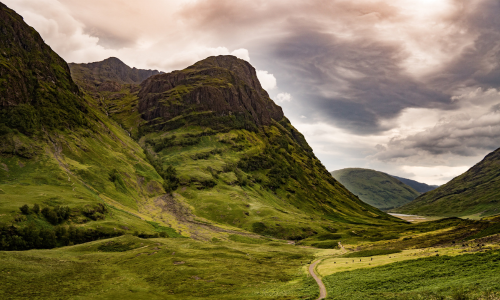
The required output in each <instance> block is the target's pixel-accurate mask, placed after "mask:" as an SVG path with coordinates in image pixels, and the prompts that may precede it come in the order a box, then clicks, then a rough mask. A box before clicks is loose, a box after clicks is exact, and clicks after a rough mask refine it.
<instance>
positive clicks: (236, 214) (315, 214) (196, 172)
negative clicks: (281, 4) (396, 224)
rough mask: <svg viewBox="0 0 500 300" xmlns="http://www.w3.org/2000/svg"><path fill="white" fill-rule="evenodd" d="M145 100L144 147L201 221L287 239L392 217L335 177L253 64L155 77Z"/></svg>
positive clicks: (216, 60) (200, 66)
mask: <svg viewBox="0 0 500 300" xmlns="http://www.w3.org/2000/svg"><path fill="white" fill-rule="evenodd" d="M138 97H139V112H140V113H141V114H142V117H143V118H144V119H145V120H146V121H147V124H144V125H142V126H141V127H140V128H139V132H140V134H141V138H140V143H141V145H143V147H145V148H146V149H147V151H148V154H149V155H150V157H151V158H150V161H153V164H154V165H156V167H157V170H164V171H163V172H164V173H163V175H164V177H165V179H166V181H167V185H168V186H167V187H165V188H166V189H167V190H174V191H175V192H174V193H173V197H174V199H183V200H185V201H187V203H189V205H190V206H191V207H192V211H193V213H194V214H195V215H197V216H202V217H204V218H206V219H210V220H214V221H216V222H218V223H223V224H227V225H231V226H237V227H240V228H243V229H246V230H250V231H253V232H256V233H260V234H267V235H273V236H277V237H281V238H287V239H300V238H304V237H307V236H311V235H314V234H315V233H318V232H322V231H323V232H324V231H325V229H324V228H327V227H328V226H330V227H331V226H334V225H332V223H331V221H336V222H340V223H336V224H335V226H342V223H365V224H368V223H379V224H382V223H384V222H390V221H392V220H393V219H391V218H390V217H388V216H387V215H385V214H384V213H382V212H381V211H379V210H378V209H375V208H373V207H371V206H369V205H366V204H365V203H363V202H362V201H360V200H359V199H358V198H357V197H355V196H354V195H353V194H351V193H350V192H349V191H348V190H347V189H345V188H344V187H343V186H342V185H341V184H339V183H338V182H337V181H336V180H335V179H333V178H332V177H331V175H330V174H329V173H328V171H327V170H326V169H325V167H324V166H323V165H322V164H321V163H320V161H319V160H318V159H317V158H316V157H315V156H314V154H313V152H312V150H311V148H310V147H309V146H308V144H307V142H306V141H305V139H304V137H303V136H302V134H300V133H299V132H298V131H297V130H296V129H295V128H294V127H293V126H292V125H291V124H290V122H289V121H288V120H287V119H286V118H285V117H284V116H283V112H282V110H281V108H280V107H279V106H277V105H276V104H274V102H273V101H272V100H271V99H270V98H269V96H268V94H267V92H266V91H265V90H264V89H262V87H261V85H260V83H259V81H258V79H257V77H256V73H255V69H254V68H253V67H252V66H251V65H250V64H249V63H248V62H246V61H244V60H240V59H237V58H236V57H234V56H217V57H209V58H207V59H205V60H202V61H200V62H198V63H196V64H194V65H193V66H190V67H188V68H186V69H184V70H182V71H174V72H172V73H168V74H161V75H156V76H152V77H150V78H148V79H147V80H145V81H144V82H143V83H142V84H141V90H140V92H139V94H138ZM169 170H170V171H169ZM159 172H160V173H161V171H159ZM169 178H170V179H169ZM169 182H170V183H169ZM177 186H180V187H179V188H178V189H176V187H177ZM162 201H163V202H161V203H165V204H164V207H165V209H166V210H169V209H170V208H169V201H171V200H169V199H168V198H165V199H164V200H162ZM161 203H159V205H161ZM311 220H314V222H312V221H311Z"/></svg>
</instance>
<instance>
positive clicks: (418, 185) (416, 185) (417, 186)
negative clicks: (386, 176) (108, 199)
mask: <svg viewBox="0 0 500 300" xmlns="http://www.w3.org/2000/svg"><path fill="white" fill-rule="evenodd" d="M391 176H392V177H394V178H396V179H398V180H399V181H401V182H402V183H404V184H406V185H408V186H411V187H412V188H413V189H414V190H415V191H417V192H419V193H421V194H423V193H426V192H428V191H432V190H434V189H436V188H438V187H439V185H428V184H425V183H422V182H418V181H415V180H411V179H406V178H403V177H398V176H394V175H391Z"/></svg>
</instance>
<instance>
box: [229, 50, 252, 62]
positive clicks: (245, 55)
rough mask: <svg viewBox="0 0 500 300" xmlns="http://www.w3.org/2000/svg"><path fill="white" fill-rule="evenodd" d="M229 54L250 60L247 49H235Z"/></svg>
mask: <svg viewBox="0 0 500 300" xmlns="http://www.w3.org/2000/svg"><path fill="white" fill-rule="evenodd" d="M231 55H234V56H236V57H237V58H240V59H243V60H246V61H248V62H250V54H249V53H248V50H247V49H244V48H241V49H236V50H234V51H233V52H231Z"/></svg>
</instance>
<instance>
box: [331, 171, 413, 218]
mask: <svg viewBox="0 0 500 300" xmlns="http://www.w3.org/2000/svg"><path fill="white" fill-rule="evenodd" d="M331 173H332V175H333V177H334V178H335V179H337V180H338V181H339V182H340V183H342V184H343V185H344V186H345V187H346V188H347V189H348V190H349V191H351V192H352V193H354V194H355V195H357V196H358V197H359V198H360V199H361V200H363V201H364V202H366V203H368V204H370V205H373V206H375V207H377V208H380V209H383V210H389V209H391V208H394V207H399V206H401V205H404V204H406V203H408V202H410V201H412V200H413V199H415V198H416V197H418V196H419V195H420V193H419V192H417V191H416V190H414V189H413V188H412V187H410V186H408V185H406V184H404V183H403V182H401V181H400V180H398V179H396V178H394V177H393V176H391V175H388V174H386V173H382V172H379V171H375V170H369V169H361V168H347V169H342V170H337V171H333V172H331Z"/></svg>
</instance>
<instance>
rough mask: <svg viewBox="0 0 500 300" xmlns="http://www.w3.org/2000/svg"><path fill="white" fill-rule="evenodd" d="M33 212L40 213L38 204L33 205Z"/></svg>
mask: <svg viewBox="0 0 500 300" xmlns="http://www.w3.org/2000/svg"><path fill="white" fill-rule="evenodd" d="M33 212H34V213H35V214H38V213H40V206H39V205H38V204H36V203H35V205H33Z"/></svg>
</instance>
